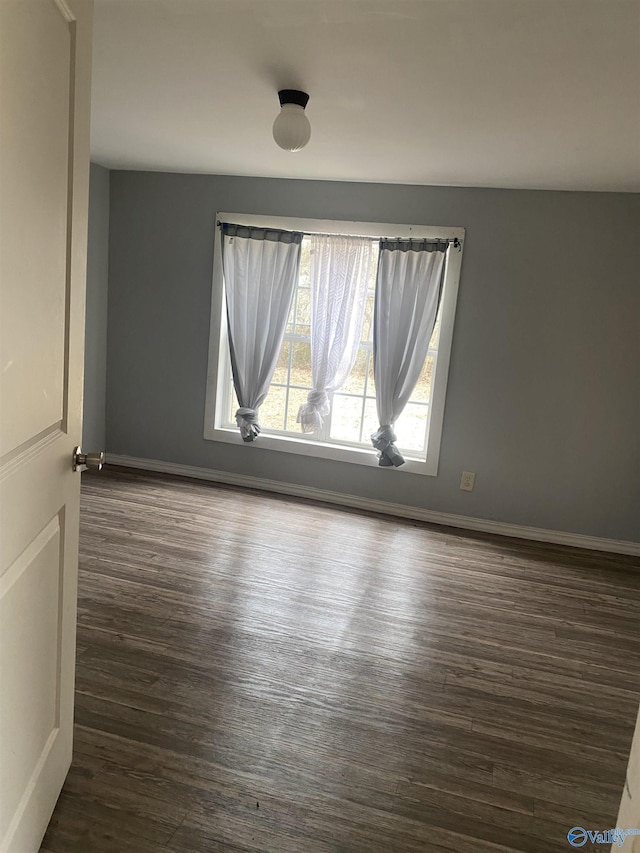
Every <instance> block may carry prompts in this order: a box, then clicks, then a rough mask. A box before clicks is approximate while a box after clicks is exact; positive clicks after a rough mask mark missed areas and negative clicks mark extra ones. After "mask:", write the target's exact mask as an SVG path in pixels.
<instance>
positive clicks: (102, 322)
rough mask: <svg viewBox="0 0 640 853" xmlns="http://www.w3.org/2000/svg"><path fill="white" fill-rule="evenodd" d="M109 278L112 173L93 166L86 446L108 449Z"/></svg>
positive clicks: (86, 369)
mask: <svg viewBox="0 0 640 853" xmlns="http://www.w3.org/2000/svg"><path fill="white" fill-rule="evenodd" d="M108 276H109V170H108V169H104V168H103V167H102V166H97V165H95V164H94V163H92V164H91V174H90V178H89V239H88V245H87V309H86V315H85V322H86V327H85V349H84V404H83V423H82V446H83V448H84V449H85V450H88V451H94V450H103V449H104V447H105V423H106V420H105V408H106V394H107V311H108V307H107V289H108Z"/></svg>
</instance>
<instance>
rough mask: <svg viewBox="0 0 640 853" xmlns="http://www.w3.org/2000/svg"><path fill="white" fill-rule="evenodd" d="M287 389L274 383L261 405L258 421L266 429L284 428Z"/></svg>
mask: <svg viewBox="0 0 640 853" xmlns="http://www.w3.org/2000/svg"><path fill="white" fill-rule="evenodd" d="M286 395H287V389H286V388H282V387H281V386H279V385H272V386H271V387H270V388H269V393H268V394H267V398H266V400H265V401H264V403H263V404H262V405H261V406H260V411H259V413H258V422H259V423H260V425H261V426H263V427H264V428H265V429H284V410H285V404H286Z"/></svg>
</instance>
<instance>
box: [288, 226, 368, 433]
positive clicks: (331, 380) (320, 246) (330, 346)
mask: <svg viewBox="0 0 640 853" xmlns="http://www.w3.org/2000/svg"><path fill="white" fill-rule="evenodd" d="M374 250H375V244H374V242H373V240H371V238H368V237H346V236H342V235H334V234H326V235H325V234H314V235H313V236H312V237H311V375H312V382H313V388H312V390H311V391H310V392H309V394H308V396H307V402H306V403H303V404H302V406H300V409H299V410H298V417H297V422H298V423H299V424H300V425H301V427H302V431H303V432H307V433H311V432H316V431H317V430H319V429H320V428H321V427H322V424H323V420H322V419H323V417H324V416H325V415H328V414H329V394H330V393H331V392H332V391H336V390H337V389H338V388H340V386H341V385H343V384H344V381H345V379H346V378H347V376H348V375H349V373H350V372H351V368H352V367H353V365H354V362H355V360H356V355H357V353H358V344H359V343H360V338H361V335H362V323H363V320H364V309H365V304H366V299H367V283H368V277H369V272H370V268H371V260H372V257H373V252H374Z"/></svg>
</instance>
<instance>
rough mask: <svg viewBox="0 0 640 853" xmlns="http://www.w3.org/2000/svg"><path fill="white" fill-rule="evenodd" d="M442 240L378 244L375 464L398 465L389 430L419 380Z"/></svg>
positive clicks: (439, 276)
mask: <svg viewBox="0 0 640 853" xmlns="http://www.w3.org/2000/svg"><path fill="white" fill-rule="evenodd" d="M448 247H449V244H448V242H447V241H444V240H381V241H380V255H379V258H378V278H377V281H376V305H375V315H374V337H373V364H374V377H375V383H376V406H377V409H378V419H379V422H380V426H379V428H378V429H377V431H376V432H374V433H373V435H372V436H371V441H372V442H373V446H374V447H375V448H376V450H378V451H379V464H380V465H382V466H385V467H388V466H391V465H393V466H395V467H396V468H397V467H398V466H400V465H403V464H404V461H405V460H404V457H403V456H402V454H401V453H400V452H399V451H398V448H397V447H396V446H395V441H396V436H395V434H394V432H393V426H394V424H395V422H396V421H397V419H398V418H399V417H400V415H401V413H402V410H403V409H404V407H405V405H406V403H407V400H408V399H409V397H410V396H411V392H412V391H413V389H414V387H415V385H416V382H417V381H418V378H419V376H420V372H421V370H422V366H423V364H424V361H425V358H426V357H427V351H428V349H429V341H430V340H431V335H432V333H433V327H434V325H435V321H436V315H437V313H438V306H439V304H440V294H441V291H442V283H443V277H444V266H445V258H446V251H447V249H448Z"/></svg>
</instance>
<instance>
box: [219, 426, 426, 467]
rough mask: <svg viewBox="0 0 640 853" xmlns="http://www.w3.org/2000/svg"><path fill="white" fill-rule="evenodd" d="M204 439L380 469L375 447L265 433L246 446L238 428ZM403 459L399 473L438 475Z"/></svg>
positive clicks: (417, 461) (420, 463) (416, 461)
mask: <svg viewBox="0 0 640 853" xmlns="http://www.w3.org/2000/svg"><path fill="white" fill-rule="evenodd" d="M204 437H205V439H207V440H208V441H221V442H224V443H226V444H237V445H242V446H243V447H249V448H251V447H258V448H262V449H263V450H276V451H279V452H280V453H295V454H298V455H300V456H310V457H315V458H316V459H333V460H335V461H337V462H350V463H352V464H355V465H367V466H369V467H371V468H377V469H380V465H378V455H377V453H376V451H375V450H374V449H373V447H372V448H371V450H366V449H364V448H359V447H340V446H338V445H336V444H328V443H323V442H319V441H314V442H311V441H305V440H304V439H297V438H294V437H293V436H290V435H272V434H268V433H264V432H263V433H261V434H260V436H259V438H258V440H257V441H255V442H244V441H243V440H242V438H241V437H240V433H239V432H238V430H237V429H235V428H233V429H221V428H209V429H207V430H205V434H204ZM403 455H404V456H405V459H406V462H405V464H404V465H402V466H401V467H400V468H397V469H396V470H398V471H401V472H404V473H407V474H426V475H427V476H430V477H435V476H436V475H437V473H438V471H437V463H435V464H434V463H433V462H431V461H430V460H429V459H428V458H427V460H426V461H424V460H422V459H416V458H415V457H414V458H411V457H410V456H407V455H406V454H403ZM383 470H386V469H383Z"/></svg>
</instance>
